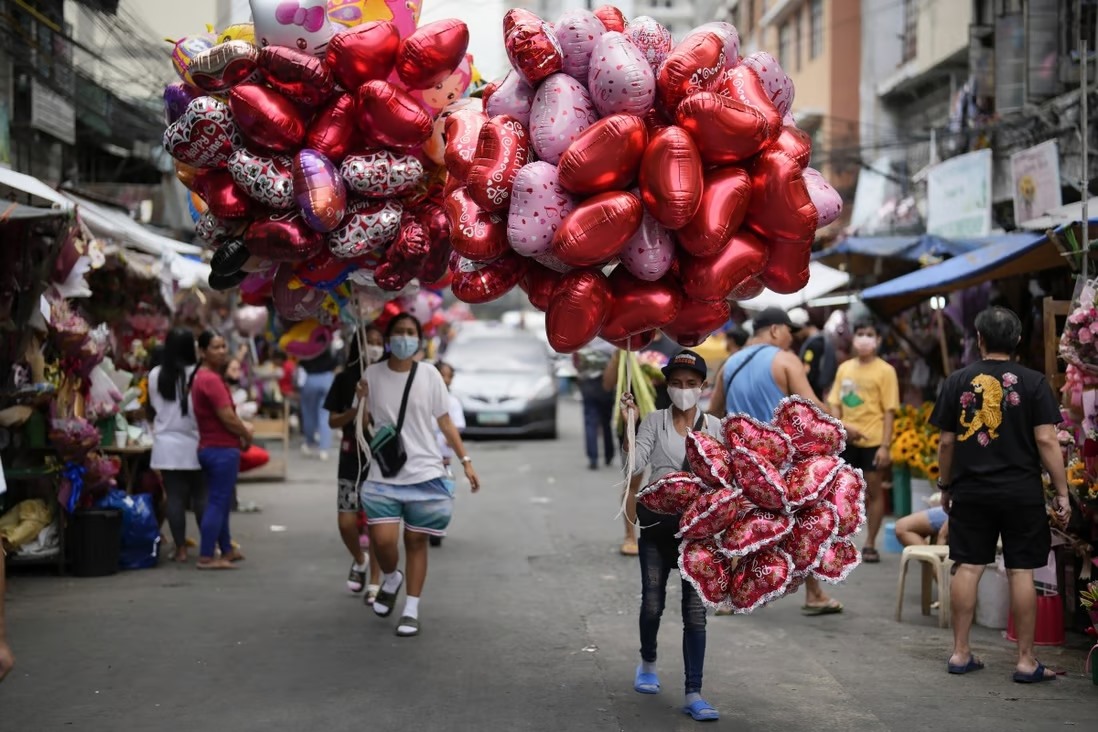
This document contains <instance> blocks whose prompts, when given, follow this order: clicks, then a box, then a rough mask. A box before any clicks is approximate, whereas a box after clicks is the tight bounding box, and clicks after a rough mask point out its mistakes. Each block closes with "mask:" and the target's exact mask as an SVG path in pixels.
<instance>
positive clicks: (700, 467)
mask: <svg viewBox="0 0 1098 732" xmlns="http://www.w3.org/2000/svg"><path fill="white" fill-rule="evenodd" d="M686 460H687V463H689V465H690V469H691V470H692V471H694V474H695V475H697V476H698V477H699V478H701V479H702V481H703V482H704V483H705V484H706V485H707V486H709V487H710V488H714V489H717V488H725V489H728V490H733V489H734V488H735V479H734V475H733V469H732V455H731V453H730V452H729V451H728V448H727V447H725V446H724V445H722V444H721V442H720V440H718V439H717V438H716V437H713V436H712V435H709V434H707V433H705V432H700V431H693V432H691V433H690V434H688V435H687V436H686Z"/></svg>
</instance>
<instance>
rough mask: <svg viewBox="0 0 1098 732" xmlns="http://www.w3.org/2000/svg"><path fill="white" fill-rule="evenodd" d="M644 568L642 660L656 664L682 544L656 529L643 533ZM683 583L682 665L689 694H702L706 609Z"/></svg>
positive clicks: (642, 583) (688, 585) (641, 620)
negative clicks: (669, 586) (670, 585)
mask: <svg viewBox="0 0 1098 732" xmlns="http://www.w3.org/2000/svg"><path fill="white" fill-rule="evenodd" d="M637 546H638V549H639V555H640V568H641V609H640V638H641V658H642V659H643V660H645V661H648V662H649V663H654V662H655V660H656V638H657V636H658V635H659V632H660V616H661V615H663V608H664V605H665V604H666V602H667V578H668V577H669V576H670V574H671V572H675V575H676V576H678V571H679V570H678V567H679V542H678V541H676V540H675V536H674V533H673V531H667V530H663V528H662V527H659V526H657V527H654V528H653V529H651V530H644V531H641V536H640V541H638V542H637ZM681 581H682V661H683V666H684V668H685V671H686V693H687V694H693V693H698V692H701V688H702V669H703V667H704V666H705V605H703V604H702V601H701V598H700V597H698V593H697V592H696V591H695V590H694V588H693V586H691V585H690V583H689V582H687V581H686V580H681Z"/></svg>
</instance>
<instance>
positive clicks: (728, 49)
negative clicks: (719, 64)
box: [683, 21, 740, 69]
mask: <svg viewBox="0 0 1098 732" xmlns="http://www.w3.org/2000/svg"><path fill="white" fill-rule="evenodd" d="M700 33H716V34H717V35H718V36H720V38H721V40H722V41H723V42H724V67H725V68H726V69H730V68H732V67H733V66H736V65H737V64H739V63H740V33H739V31H737V30H736V26H734V25H732V24H731V23H727V22H724V21H713V22H711V23H702V24H701V25H699V26H698V27H697V28H695V29H694V30H692V31H690V32H689V33H687V34H686V36H685V37H684V38H683V40H684V41H685V40H686V39H687V38H689V37H690V36H692V35H695V34H700Z"/></svg>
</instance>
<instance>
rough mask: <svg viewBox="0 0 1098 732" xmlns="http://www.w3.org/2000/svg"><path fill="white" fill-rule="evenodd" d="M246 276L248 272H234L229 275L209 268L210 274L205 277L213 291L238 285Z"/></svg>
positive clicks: (221, 290) (225, 289) (223, 290)
mask: <svg viewBox="0 0 1098 732" xmlns="http://www.w3.org/2000/svg"><path fill="white" fill-rule="evenodd" d="M247 277H248V273H247V272H244V271H240V272H234V273H233V274H231V275H223V274H218V273H217V272H214V271H213V270H210V274H209V276H208V277H207V278H206V283H207V284H209V286H210V289H211V290H214V291H215V292H225V291H227V290H231V289H233V288H234V287H236V286H237V285H239V284H240V283H241V282H243V281H244V280H245V279H247Z"/></svg>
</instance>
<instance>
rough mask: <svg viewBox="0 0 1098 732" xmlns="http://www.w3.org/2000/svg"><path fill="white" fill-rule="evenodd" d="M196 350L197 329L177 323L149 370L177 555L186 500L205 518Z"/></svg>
mask: <svg viewBox="0 0 1098 732" xmlns="http://www.w3.org/2000/svg"><path fill="white" fill-rule="evenodd" d="M196 362H197V354H196V349H195V341H194V333H192V332H191V331H189V330H187V329H186V328H175V329H174V330H172V332H171V333H169V334H168V338H167V341H166V342H165V344H164V360H163V362H162V363H161V365H160V366H157V367H156V368H154V369H153V370H152V371H150V372H149V406H150V407H151V409H152V411H153V428H152V431H153V447H152V455H151V460H150V466H151V467H152V468H153V470H159V471H160V476H161V478H162V479H163V481H164V490H165V492H166V493H167V495H168V506H167V514H168V526H169V528H170V529H171V532H172V541H173V542H175V551H174V554H173V555H172V560H173V561H176V562H185V561H187V506H188V504H189V505H190V506H191V507H192V508H193V510H194V515H195V519H196V521H197V522H198V523H199V524H201V522H202V512H203V510H205V508H206V484H205V481H204V480H203V478H202V468H201V466H200V465H199V464H198V425H197V423H196V422H195V419H194V407H193V405H192V403H191V395H190V389H189V384H190V378H191V373H192V372H193V371H194V369H195V364H196Z"/></svg>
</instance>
